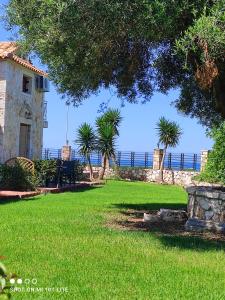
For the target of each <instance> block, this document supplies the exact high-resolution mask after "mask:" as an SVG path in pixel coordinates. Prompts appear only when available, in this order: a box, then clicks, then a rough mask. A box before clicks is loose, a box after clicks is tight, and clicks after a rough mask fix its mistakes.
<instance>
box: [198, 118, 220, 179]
mask: <svg viewBox="0 0 225 300" xmlns="http://www.w3.org/2000/svg"><path fill="white" fill-rule="evenodd" d="M209 136H210V137H211V138H213V140H214V141H215V143H214V145H213V149H212V151H211V152H210V154H209V157H208V162H207V164H206V167H205V170H204V171H203V172H202V173H201V174H200V175H199V176H198V177H197V179H198V180H201V181H208V182H212V183H222V184H225V122H223V123H222V124H221V126H220V127H219V128H214V129H213V130H212V131H211V132H210V134H209Z"/></svg>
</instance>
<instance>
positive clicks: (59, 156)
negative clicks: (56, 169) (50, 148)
mask: <svg viewBox="0 0 225 300" xmlns="http://www.w3.org/2000/svg"><path fill="white" fill-rule="evenodd" d="M58 158H59V159H60V158H61V149H58Z"/></svg>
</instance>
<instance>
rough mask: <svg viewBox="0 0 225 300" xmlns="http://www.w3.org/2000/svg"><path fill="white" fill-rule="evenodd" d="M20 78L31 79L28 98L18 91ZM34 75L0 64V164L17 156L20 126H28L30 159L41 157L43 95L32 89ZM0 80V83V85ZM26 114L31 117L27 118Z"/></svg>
mask: <svg viewBox="0 0 225 300" xmlns="http://www.w3.org/2000/svg"><path fill="white" fill-rule="evenodd" d="M23 75H26V76H29V77H31V78H32V92H31V94H27V93H24V92H23V91H22V86H23ZM35 75H36V73H34V72H32V71H30V70H28V69H27V68H24V67H23V66H21V65H19V64H17V63H15V62H13V61H10V60H7V61H3V62H1V63H0V126H1V127H2V132H3V134H2V135H3V138H2V151H1V131H0V160H1V162H4V161H5V160H7V159H9V158H11V157H15V156H18V155H19V137H20V124H21V123H24V124H27V125H31V133H30V158H32V159H38V158H40V157H41V150H42V138H43V101H44V93H42V92H38V91H37V90H36V89H35ZM1 79H2V82H1ZM27 111H28V112H29V111H30V113H31V116H28V114H27Z"/></svg>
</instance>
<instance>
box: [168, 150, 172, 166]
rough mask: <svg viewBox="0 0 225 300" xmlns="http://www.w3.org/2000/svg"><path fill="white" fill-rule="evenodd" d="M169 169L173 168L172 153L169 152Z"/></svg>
mask: <svg viewBox="0 0 225 300" xmlns="http://www.w3.org/2000/svg"><path fill="white" fill-rule="evenodd" d="M168 169H169V170H170V169H172V153H169V154H168Z"/></svg>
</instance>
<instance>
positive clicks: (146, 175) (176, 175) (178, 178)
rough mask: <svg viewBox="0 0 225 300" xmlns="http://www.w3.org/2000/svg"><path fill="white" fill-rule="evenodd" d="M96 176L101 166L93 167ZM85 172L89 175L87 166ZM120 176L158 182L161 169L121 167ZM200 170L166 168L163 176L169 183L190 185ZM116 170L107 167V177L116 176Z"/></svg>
mask: <svg viewBox="0 0 225 300" xmlns="http://www.w3.org/2000/svg"><path fill="white" fill-rule="evenodd" d="M93 170H94V173H95V177H97V176H98V172H99V170H100V167H94V168H93ZM85 173H86V174H87V176H88V168H87V167H86V169H85ZM119 173H120V177H121V178H122V179H127V180H138V181H146V182H157V181H158V180H159V176H160V171H159V170H153V169H143V168H120V171H119ZM198 174H199V172H194V171H171V170H164V171H163V178H164V181H165V182H166V183H168V184H177V185H182V186H188V185H190V184H192V182H193V181H192V178H193V177H194V176H196V175H198ZM115 175H116V174H115V171H114V170H113V169H111V168H110V169H107V170H106V172H105V178H112V177H115Z"/></svg>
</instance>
